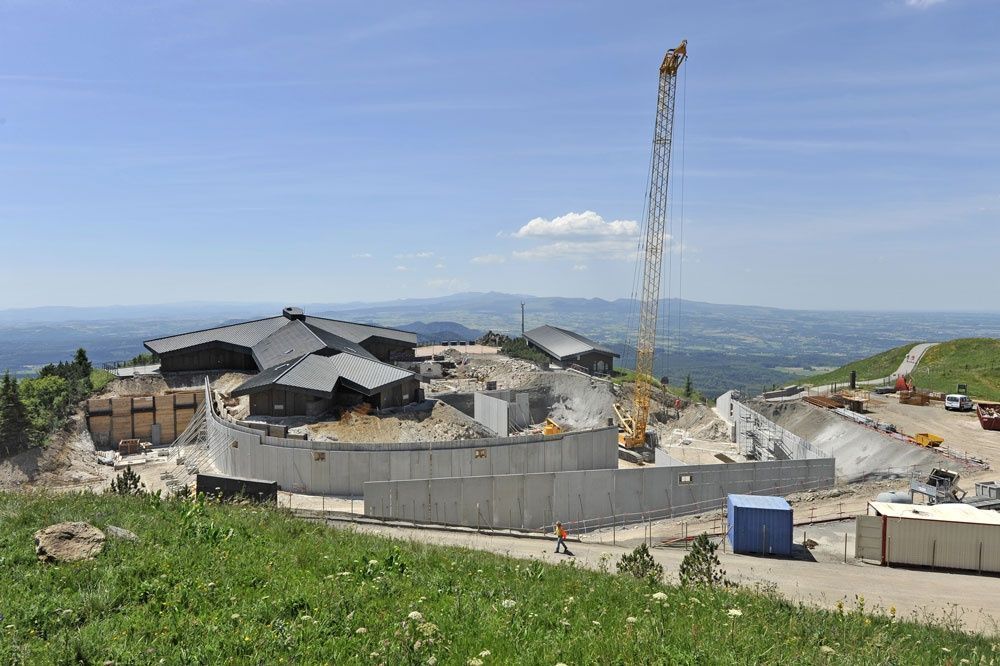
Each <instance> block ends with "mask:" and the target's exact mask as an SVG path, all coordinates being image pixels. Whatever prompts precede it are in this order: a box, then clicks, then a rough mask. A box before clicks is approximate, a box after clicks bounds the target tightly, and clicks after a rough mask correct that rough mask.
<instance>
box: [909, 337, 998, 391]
mask: <svg viewBox="0 0 1000 666" xmlns="http://www.w3.org/2000/svg"><path fill="white" fill-rule="evenodd" d="M913 381H914V383H915V384H916V385H917V388H923V389H930V390H932V391H942V392H944V393H954V392H955V391H956V390H957V388H958V385H959V384H967V385H968V387H969V395H971V396H972V397H973V398H978V399H982V400H1000V340H998V339H996V338H961V339H958V340H951V341H949V342H942V343H941V344H939V345H935V346H933V347H931V348H930V349H928V350H927V353H925V354H924V356H923V358H922V359H920V363H919V364H918V365H917V369H916V370H915V371H914V373H913Z"/></svg>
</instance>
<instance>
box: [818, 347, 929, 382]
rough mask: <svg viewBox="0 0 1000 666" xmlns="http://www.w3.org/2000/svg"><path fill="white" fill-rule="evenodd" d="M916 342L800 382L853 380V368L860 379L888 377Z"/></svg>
mask: <svg viewBox="0 0 1000 666" xmlns="http://www.w3.org/2000/svg"><path fill="white" fill-rule="evenodd" d="M915 344H916V343H915V342H911V343H909V344H905V345H903V346H902V347H896V348H894V349H890V350H888V351H884V352H882V353H881V354H876V355H875V356H870V357H868V358H863V359H861V360H860V361H854V362H853V363H848V364H847V365H845V366H842V367H840V368H837V369H836V370H831V371H830V372H825V373H823V374H821V375H813V376H812V377H805V378H803V379H801V380H800V381H799V383H801V384H811V385H813V386H822V385H824V384H833V383H838V384H839V383H841V382H849V381H851V370H856V371H857V373H858V379H860V380H865V379H880V378H882V377H888V376H889V375H891V374H892V373H894V372H896V369H897V368H899V364H900V363H902V362H903V359H905V358H906V354H907V352H909V351H910V350H911V349H913V346H914V345H915Z"/></svg>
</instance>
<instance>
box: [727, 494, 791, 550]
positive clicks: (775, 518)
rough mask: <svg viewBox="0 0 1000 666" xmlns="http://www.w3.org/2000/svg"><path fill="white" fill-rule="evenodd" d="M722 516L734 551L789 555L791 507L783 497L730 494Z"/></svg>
mask: <svg viewBox="0 0 1000 666" xmlns="http://www.w3.org/2000/svg"><path fill="white" fill-rule="evenodd" d="M726 515H727V517H728V522H729V527H728V528H727V531H726V536H727V537H728V538H729V543H730V544H732V546H733V552H734V553H761V554H765V555H791V554H792V507H790V506H789V505H788V502H786V501H785V498H784V497H767V496H760V495H730V496H729V498H728V499H727V500H726Z"/></svg>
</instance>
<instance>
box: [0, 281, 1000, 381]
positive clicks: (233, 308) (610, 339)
mask: <svg viewBox="0 0 1000 666" xmlns="http://www.w3.org/2000/svg"><path fill="white" fill-rule="evenodd" d="M522 302H524V303H525V326H526V327H527V328H533V327H535V326H538V325H540V324H545V323H548V324H555V325H558V326H563V327H565V328H569V329H572V330H575V331H577V332H579V333H582V334H583V335H586V336H588V337H591V338H593V339H595V340H597V341H598V342H601V343H604V344H606V345H609V346H611V347H613V348H614V349H616V350H617V351H619V352H620V353H622V355H623V359H622V361H623V362H624V364H626V365H631V364H632V363H633V362H634V348H633V345H634V341H635V337H636V329H637V328H638V317H637V304H636V302H635V301H634V300H630V299H617V300H612V301H608V300H603V299H599V298H558V297H535V296H529V295H522V294H506V293H501V292H487V293H477V292H465V293H459V294H452V295H450V296H442V297H435V298H419V299H399V300H394V301H386V302H380V303H371V302H352V303H340V304H331V303H266V302H262V303H232V302H226V303H203V302H192V303H173V304H166V305H137V306H109V307H97V308H64V307H45V308H26V309H17V310H0V370H3V369H5V368H9V369H11V370H12V371H14V372H17V373H25V372H31V370H32V368H35V367H37V366H39V365H41V364H44V363H47V362H51V361H58V360H65V359H68V358H70V357H71V356H72V354H73V351H74V350H75V349H76V348H77V347H81V346H82V347H84V348H86V349H87V350H88V351H89V353H90V355H91V358H92V359H93V360H94V361H95V362H101V361H111V360H121V359H125V358H130V357H132V356H134V355H135V354H138V353H140V352H141V351H143V347H142V341H143V340H146V339H149V338H153V337H159V336H163V335H170V334H173V333H181V332H184V331H191V330H196V329H201V328H208V327H211V326H217V325H219V324H222V323H231V322H233V321H241V320H246V319H253V318H259V317H268V316H274V315H276V314H278V313H279V312H280V311H281V308H282V307H283V306H285V305H299V306H301V307H303V308H304V309H305V311H306V312H307V313H309V314H313V315H318V316H325V317H332V318H337V319H346V320H349V321H358V322H363V323H376V324H381V325H385V326H394V327H398V328H404V329H407V330H412V331H414V332H415V333H417V335H418V337H419V338H420V339H421V341H422V342H431V341H438V340H445V339H448V340H452V339H453V340H469V339H475V338H477V337H479V335H480V334H481V333H483V332H485V331H489V330H492V331H496V332H501V333H506V334H508V335H519V334H520V331H521V303H522ZM661 312H662V313H663V314H664V315H665V318H664V319H661V334H660V336H659V337H658V346H659V353H658V356H657V358H658V361H657V368H656V373H657V376H662V375H668V376H669V377H670V378H671V380H672V381H674V382H677V383H679V379H682V378H683V377H684V376H685V375H687V374H688V373H690V374H691V376H692V380H693V382H694V384H695V386H696V387H698V388H699V389H701V390H702V391H703V392H704V393H706V394H707V395H715V394H718V393H721V392H722V391H724V390H726V389H727V388H732V387H748V388H751V387H756V388H760V387H762V386H765V385H766V386H770V385H771V384H776V383H782V382H786V381H789V380H790V379H793V378H794V377H795V376H796V374H799V375H801V374H804V373H808V374H812V373H814V372H817V371H822V370H823V369H826V368H832V367H837V366H840V365H843V364H844V363H846V362H848V361H850V360H853V359H857V358H863V357H866V356H869V355H871V354H874V353H877V352H880V351H883V350H885V349H889V348H891V347H896V346H899V345H901V344H903V343H905V342H910V341H922V340H926V341H937V340H949V339H953V338H964V337H1000V313H997V312H992V313H991V312H964V313H963V312H937V313H921V312H885V313H880V312H860V311H839V312H838V311H820V310H783V309H779V308H769V307H756V306H744V305H719V304H713V303H702V302H697V301H678V300H676V299H671V300H669V301H668V300H664V301H662V303H661ZM663 322H665V323H663Z"/></svg>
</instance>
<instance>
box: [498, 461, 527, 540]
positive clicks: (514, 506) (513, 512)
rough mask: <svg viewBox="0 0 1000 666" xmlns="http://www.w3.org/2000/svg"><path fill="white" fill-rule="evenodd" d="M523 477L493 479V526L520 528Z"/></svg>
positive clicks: (512, 475) (514, 475) (509, 476)
mask: <svg viewBox="0 0 1000 666" xmlns="http://www.w3.org/2000/svg"><path fill="white" fill-rule="evenodd" d="M522 497H524V477H523V476H521V475H519V474H510V475H506V476H494V477H493V525H494V526H496V527H520V526H521V502H522V499H521V498H522Z"/></svg>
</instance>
